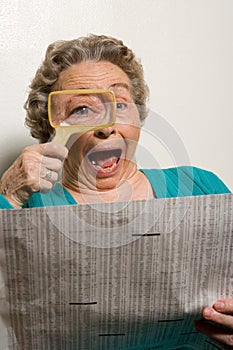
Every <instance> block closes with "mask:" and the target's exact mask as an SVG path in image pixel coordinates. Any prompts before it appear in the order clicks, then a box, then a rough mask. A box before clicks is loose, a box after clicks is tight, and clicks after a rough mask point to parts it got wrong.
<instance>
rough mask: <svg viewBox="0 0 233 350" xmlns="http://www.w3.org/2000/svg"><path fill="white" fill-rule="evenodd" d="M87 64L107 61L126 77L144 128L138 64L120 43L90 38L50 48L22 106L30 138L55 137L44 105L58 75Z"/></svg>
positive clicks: (142, 88)
mask: <svg viewBox="0 0 233 350" xmlns="http://www.w3.org/2000/svg"><path fill="white" fill-rule="evenodd" d="M88 60H92V61H96V62H98V61H109V62H111V63H113V64H115V65H117V66H119V67H120V68H121V69H122V70H123V71H124V72H125V73H126V74H127V76H128V77H129V80H130V82H131V90H132V91H131V93H132V97H133V100H134V102H135V104H136V105H137V108H138V110H139V115H140V120H141V124H143V122H144V120H145V118H146V116H147V108H146V103H147V99H148V95H149V89H148V86H147V84H146V83H145V80H144V74H143V68H142V65H141V63H140V61H139V60H138V59H137V58H136V57H135V55H134V53H133V52H132V50H131V49H129V48H128V47H127V46H125V45H124V44H123V42H122V41H121V40H118V39H115V38H112V37H109V36H105V35H94V34H90V35H88V36H86V37H81V38H78V39H74V40H67V41H65V40H62V41H56V42H54V43H52V44H50V45H49V46H48V48H47V51H46V55H45V59H44V61H43V62H42V64H41V66H40V67H39V69H38V70H37V72H36V75H35V77H34V79H33V80H32V83H31V85H30V91H29V95H28V98H27V100H26V102H25V105H24V108H25V110H26V112H27V115H26V119H25V124H26V125H27V126H28V127H29V128H30V130H31V135H32V136H33V137H34V138H36V139H38V140H39V141H40V142H47V141H48V140H49V139H50V138H51V136H52V135H53V133H54V129H53V128H52V127H51V125H50V124H49V121H48V112H47V102H48V95H49V93H50V92H51V91H52V90H53V87H54V85H55V83H56V81H57V80H58V78H59V75H60V73H61V72H62V71H64V70H65V69H67V68H69V67H70V66H72V65H74V64H76V63H80V62H83V61H88Z"/></svg>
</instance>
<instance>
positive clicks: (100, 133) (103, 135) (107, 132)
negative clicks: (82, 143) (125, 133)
mask: <svg viewBox="0 0 233 350" xmlns="http://www.w3.org/2000/svg"><path fill="white" fill-rule="evenodd" d="M114 134H115V129H114V127H113V126H108V127H107V128H102V129H99V130H95V132H94V135H95V136H96V137H98V138H100V139H107V138H108V137H109V136H111V135H114Z"/></svg>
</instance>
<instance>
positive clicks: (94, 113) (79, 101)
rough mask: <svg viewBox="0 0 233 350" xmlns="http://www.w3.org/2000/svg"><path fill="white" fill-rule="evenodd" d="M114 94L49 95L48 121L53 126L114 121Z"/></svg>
mask: <svg viewBox="0 0 233 350" xmlns="http://www.w3.org/2000/svg"><path fill="white" fill-rule="evenodd" d="M114 103H115V102H114V96H113V94H112V93H110V92H108V91H104V92H101V93H85V92H82V93H65V92H64V91H62V92H60V91H58V92H57V93H54V94H52V95H51V96H50V111H49V112H50V123H51V125H52V126H53V127H56V128H57V127H59V126H62V127H66V126H91V127H95V126H98V125H105V124H111V123H114V119H115V115H114V113H115V105H114Z"/></svg>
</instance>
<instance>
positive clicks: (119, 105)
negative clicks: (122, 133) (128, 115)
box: [116, 102, 127, 109]
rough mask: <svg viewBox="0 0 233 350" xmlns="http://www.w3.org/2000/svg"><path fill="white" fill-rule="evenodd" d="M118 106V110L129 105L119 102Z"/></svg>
mask: <svg viewBox="0 0 233 350" xmlns="http://www.w3.org/2000/svg"><path fill="white" fill-rule="evenodd" d="M116 106H117V109H124V108H126V107H127V104H126V103H123V102H117V104H116Z"/></svg>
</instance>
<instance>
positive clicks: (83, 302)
mask: <svg viewBox="0 0 233 350" xmlns="http://www.w3.org/2000/svg"><path fill="white" fill-rule="evenodd" d="M0 216H1V217H0V232H1V235H0V250H1V254H0V266H1V278H2V280H1V282H0V314H1V326H2V327H1V338H0V349H1V350H16V349H17V350H50V349H51V350H63V349H69V350H76V349H78V350H96V349H98V350H100V349H101V350H114V349H128V350H139V349H140V350H152V349H164V350H169V349H173V350H174V349H198V350H200V349H203V350H210V349H221V346H220V345H217V344H215V343H214V341H212V340H210V339H209V338H207V337H205V336H204V335H201V334H200V333H198V332H197V331H196V330H195V328H194V320H195V319H198V318H200V316H201V310H202V308H203V306H204V305H211V304H212V303H213V302H214V301H215V300H217V299H219V298H226V297H231V298H233V258H232V251H233V234H232V233H233V195H231V194H227V195H211V196H199V197H183V198H172V199H157V200H156V199H154V200H149V201H133V202H129V203H104V204H96V205H93V204H92V205H79V206H78V205H74V206H64V207H47V208H34V209H23V210H2V211H0Z"/></svg>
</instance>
